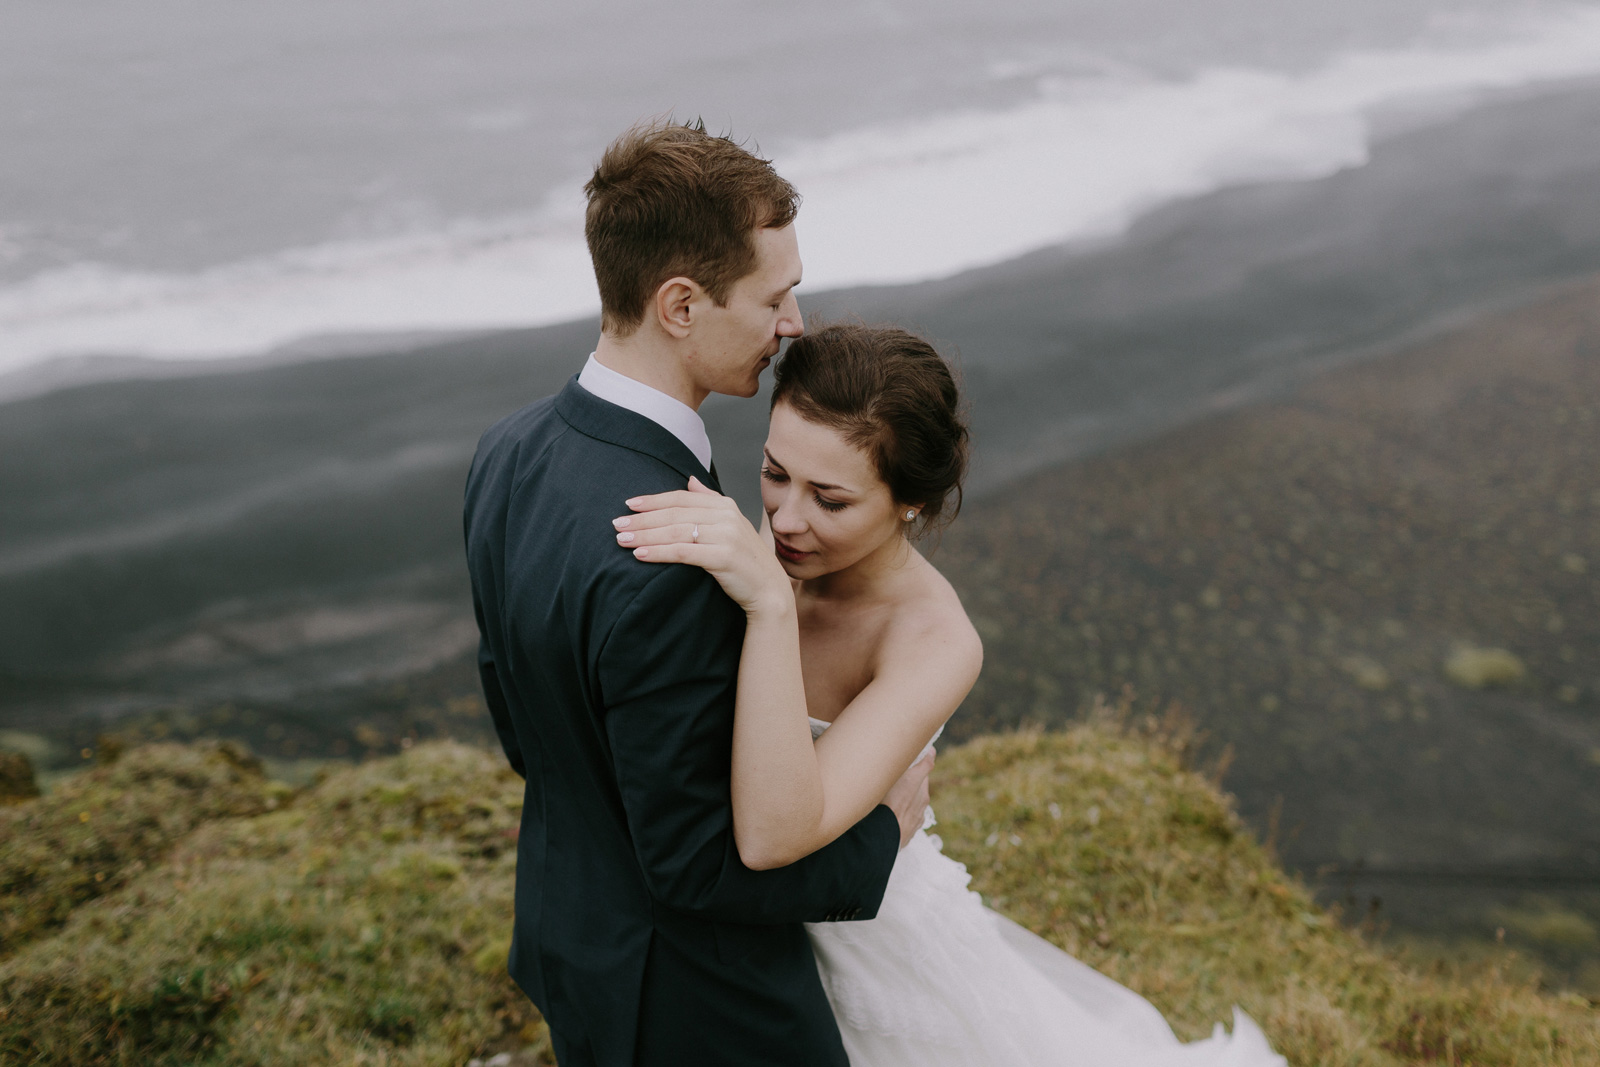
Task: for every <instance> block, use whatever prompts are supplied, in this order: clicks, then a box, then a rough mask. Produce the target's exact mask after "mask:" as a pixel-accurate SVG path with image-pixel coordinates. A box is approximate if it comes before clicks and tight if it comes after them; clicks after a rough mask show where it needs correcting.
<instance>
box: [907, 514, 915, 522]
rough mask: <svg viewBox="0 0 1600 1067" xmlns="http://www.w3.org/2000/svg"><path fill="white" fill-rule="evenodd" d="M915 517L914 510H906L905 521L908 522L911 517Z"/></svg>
mask: <svg viewBox="0 0 1600 1067" xmlns="http://www.w3.org/2000/svg"><path fill="white" fill-rule="evenodd" d="M916 517H917V513H916V512H915V511H907V512H906V521H907V522H910V521H911V520H912V519H914V518H916Z"/></svg>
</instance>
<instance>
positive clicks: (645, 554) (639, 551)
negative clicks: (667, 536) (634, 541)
mask: <svg viewBox="0 0 1600 1067" xmlns="http://www.w3.org/2000/svg"><path fill="white" fill-rule="evenodd" d="M633 558H634V559H649V558H650V550H649V549H648V548H636V549H634V550H633Z"/></svg>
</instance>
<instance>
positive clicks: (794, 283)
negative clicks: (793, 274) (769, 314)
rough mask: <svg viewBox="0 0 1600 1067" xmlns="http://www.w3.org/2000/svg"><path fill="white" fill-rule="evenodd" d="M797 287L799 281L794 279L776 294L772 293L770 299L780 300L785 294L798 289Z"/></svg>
mask: <svg viewBox="0 0 1600 1067" xmlns="http://www.w3.org/2000/svg"><path fill="white" fill-rule="evenodd" d="M799 286H800V279H799V278H796V279H795V280H794V281H792V282H790V283H789V284H788V285H785V286H784V287H783V288H782V289H779V290H777V291H776V292H774V293H773V294H772V299H773V300H777V299H779V298H781V297H782V296H783V295H784V294H785V293H787V292H789V291H790V290H792V289H797V288H799Z"/></svg>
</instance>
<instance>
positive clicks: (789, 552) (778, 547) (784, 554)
mask: <svg viewBox="0 0 1600 1067" xmlns="http://www.w3.org/2000/svg"><path fill="white" fill-rule="evenodd" d="M772 547H773V549H774V550H775V551H776V552H777V553H778V556H779V558H780V559H786V560H788V561H789V562H790V563H800V562H803V561H804V560H805V558H806V557H807V556H809V555H811V553H809V552H800V551H797V550H796V549H793V548H790V547H789V546H788V545H786V544H784V543H783V542H782V541H779V540H778V539H777V538H773V541H772Z"/></svg>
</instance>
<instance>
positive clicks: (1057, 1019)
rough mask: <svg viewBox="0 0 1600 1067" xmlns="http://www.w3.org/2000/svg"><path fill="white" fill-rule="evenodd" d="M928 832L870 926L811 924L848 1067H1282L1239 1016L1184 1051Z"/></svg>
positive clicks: (1135, 998)
mask: <svg viewBox="0 0 1600 1067" xmlns="http://www.w3.org/2000/svg"><path fill="white" fill-rule="evenodd" d="M827 727H828V724H827V723H825V722H822V721H821V720H818V719H812V720H811V733H812V736H813V737H820V736H821V734H822V731H823V730H825V729H827ZM934 739H935V740H938V738H937V736H936V737H935V738H934ZM930 747H931V745H930ZM932 825H933V811H932V809H929V811H928V814H927V816H926V820H925V824H924V826H923V828H922V830H920V831H919V832H918V833H917V834H916V835H915V836H914V837H913V838H912V839H911V843H910V844H908V845H907V846H906V847H905V848H904V849H902V850H901V852H900V858H899V859H898V860H896V861H895V865H894V871H893V872H892V873H891V874H890V876H889V885H888V888H887V889H886V890H885V892H884V894H883V903H882V905H881V906H880V907H879V909H878V917H877V918H876V919H873V920H871V921H868V922H840V923H808V924H806V930H807V932H808V933H809V934H810V935H811V944H812V946H813V947H814V948H815V949H816V954H817V969H818V970H819V971H820V972H821V974H822V986H823V988H824V989H825V990H827V993H828V1000H829V1001H830V1002H831V1003H832V1004H833V1013H834V1015H835V1017H837V1019H838V1021H839V1032H840V1033H841V1034H842V1035H843V1037H844V1047H845V1051H846V1052H848V1053H849V1054H850V1063H851V1067H1168V1065H1173V1067H1177V1065H1182V1067H1196V1065H1200V1064H1208V1065H1209V1064H1228V1065H1248V1067H1284V1065H1285V1061H1284V1059H1283V1057H1282V1056H1279V1055H1278V1054H1277V1053H1275V1052H1273V1051H1272V1047H1271V1046H1270V1045H1269V1044H1268V1043H1267V1039H1266V1037H1265V1035H1263V1034H1262V1032H1261V1030H1260V1028H1259V1027H1257V1026H1256V1024H1255V1023H1254V1022H1253V1021H1252V1020H1251V1019H1250V1017H1249V1016H1248V1015H1246V1014H1245V1013H1244V1012H1242V1011H1240V1010H1239V1009H1238V1008H1235V1009H1234V1011H1233V1033H1232V1035H1229V1034H1227V1033H1226V1032H1224V1030H1223V1028H1222V1024H1221V1023H1218V1024H1217V1026H1216V1029H1215V1031H1214V1032H1213V1033H1212V1036H1211V1037H1209V1038H1207V1039H1205V1040H1203V1041H1196V1042H1193V1043H1191V1044H1187V1045H1186V1044H1183V1043H1181V1042H1180V1041H1179V1040H1178V1039H1177V1037H1176V1036H1175V1035H1174V1034H1173V1032H1172V1029H1171V1027H1169V1026H1168V1025H1167V1022H1166V1020H1165V1019H1163V1018H1162V1017H1161V1013H1160V1012H1159V1011H1157V1010H1156V1009H1155V1007H1154V1006H1153V1005H1152V1004H1151V1003H1150V1002H1149V1001H1147V1000H1145V999H1144V998H1143V997H1141V996H1139V994H1137V993H1135V992H1133V991H1132V990H1131V989H1127V988H1125V987H1123V986H1121V985H1118V984H1117V983H1116V982H1114V981H1112V980H1111V979H1110V978H1107V977H1106V976H1105V975H1103V974H1101V973H1100V972H1098V971H1096V970H1094V969H1093V968H1091V967H1089V966H1087V965H1085V964H1083V963H1080V962H1078V960H1076V959H1074V958H1073V957H1072V956H1070V955H1068V954H1067V953H1065V952H1063V951H1062V950H1061V949H1059V948H1056V947H1055V946H1054V945H1052V944H1050V942H1048V941H1046V940H1044V938H1042V937H1039V936H1037V935H1036V934H1033V933H1031V932H1029V931H1028V930H1025V929H1023V928H1022V927H1021V926H1018V925H1017V924H1016V923H1014V922H1012V921H1011V920H1009V919H1007V918H1005V917H1004V916H1002V915H1000V914H998V913H997V912H993V911H990V910H989V909H988V908H986V907H984V906H983V901H982V900H981V899H980V898H979V896H978V894H977V893H974V892H972V891H971V890H969V889H968V888H967V882H968V881H969V878H968V875H967V869H966V867H965V866H963V865H962V864H960V863H957V862H956V861H955V860H953V859H951V858H950V857H948V856H946V855H945V854H944V853H943V852H942V851H940V850H941V847H942V845H941V843H940V841H939V838H938V837H937V836H936V835H934V834H930V833H928V827H930V826H932Z"/></svg>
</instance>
